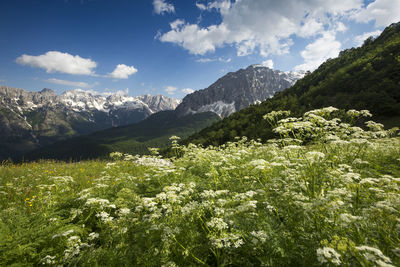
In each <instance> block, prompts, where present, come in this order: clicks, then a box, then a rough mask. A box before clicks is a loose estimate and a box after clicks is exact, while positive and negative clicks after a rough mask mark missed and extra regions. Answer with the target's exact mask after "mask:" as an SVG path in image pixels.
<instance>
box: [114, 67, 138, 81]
mask: <svg viewBox="0 0 400 267" xmlns="http://www.w3.org/2000/svg"><path fill="white" fill-rule="evenodd" d="M137 71H138V70H137V69H136V68H135V67H134V66H127V65H125V64H118V65H117V67H115V69H114V71H113V72H111V73H109V74H108V77H111V78H114V79H128V77H129V76H130V75H132V74H135V73H136V72H137Z"/></svg>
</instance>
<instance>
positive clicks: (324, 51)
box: [295, 32, 341, 70]
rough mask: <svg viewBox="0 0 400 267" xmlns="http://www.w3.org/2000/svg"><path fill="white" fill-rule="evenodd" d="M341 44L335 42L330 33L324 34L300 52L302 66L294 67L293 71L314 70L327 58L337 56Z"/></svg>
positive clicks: (332, 34)
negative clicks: (302, 61)
mask: <svg viewBox="0 0 400 267" xmlns="http://www.w3.org/2000/svg"><path fill="white" fill-rule="evenodd" d="M340 48H341V43H340V42H339V41H337V40H336V36H335V34H334V33H332V32H325V33H324V34H323V35H322V37H320V38H318V39H317V40H315V41H314V42H313V43H311V44H308V45H307V46H306V48H305V49H304V50H303V51H302V52H301V56H302V57H303V59H304V64H301V65H298V66H296V67H295V70H314V69H316V68H317V67H318V66H319V65H320V64H321V63H323V62H324V61H325V60H327V59H328V58H334V57H337V56H338V55H339V52H340Z"/></svg>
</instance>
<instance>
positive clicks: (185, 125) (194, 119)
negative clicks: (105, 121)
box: [25, 111, 219, 160]
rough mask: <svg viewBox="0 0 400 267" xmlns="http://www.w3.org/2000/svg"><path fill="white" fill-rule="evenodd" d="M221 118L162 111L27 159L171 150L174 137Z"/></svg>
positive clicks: (89, 157) (61, 144)
mask: <svg viewBox="0 0 400 267" xmlns="http://www.w3.org/2000/svg"><path fill="white" fill-rule="evenodd" d="M218 119H219V117H218V116H217V115H215V114H214V113H211V112H207V113H201V114H194V115H188V116H184V117H177V115H176V114H175V113H174V112H173V111H163V112H158V113H156V114H154V115H151V116H150V117H149V118H147V119H146V120H144V121H141V122H139V123H136V124H131V125H127V126H121V127H116V128H110V129H106V130H103V131H99V132H96V133H93V134H90V135H87V136H79V137H75V138H71V139H67V140H65V141H61V142H57V143H55V144H53V145H50V146H46V147H43V148H41V149H39V150H36V151H33V152H32V153H30V154H28V155H26V156H25V159H30V160H31V159H43V158H50V159H62V160H82V159H95V158H103V159H104V158H108V155H109V154H110V153H111V152H113V151H120V152H123V153H129V154H133V155H135V154H149V151H148V147H158V148H163V147H167V146H168V145H169V144H170V142H169V138H170V136H172V135H178V136H180V137H184V138H185V137H188V136H189V135H191V134H193V133H194V132H196V131H199V130H200V129H203V128H205V127H207V126H209V125H211V124H212V123H213V122H215V121H217V120H218Z"/></svg>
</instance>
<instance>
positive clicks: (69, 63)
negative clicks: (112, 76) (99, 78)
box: [16, 51, 97, 75]
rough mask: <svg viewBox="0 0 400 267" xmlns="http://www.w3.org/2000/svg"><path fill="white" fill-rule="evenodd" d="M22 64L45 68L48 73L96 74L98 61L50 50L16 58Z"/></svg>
mask: <svg viewBox="0 0 400 267" xmlns="http://www.w3.org/2000/svg"><path fill="white" fill-rule="evenodd" d="M16 62H17V63H18V64H21V65H29V66H31V67H36V68H42V69H45V70H46V72H47V73H52V72H61V73H68V74H81V75H94V71H93V69H94V68H96V66H97V63H96V62H94V61H92V60H91V59H88V58H82V57H80V56H78V55H76V56H73V55H71V54H68V53H62V52H59V51H49V52H47V53H46V54H43V55H39V56H30V55H25V54H24V55H22V56H20V57H18V58H17V59H16Z"/></svg>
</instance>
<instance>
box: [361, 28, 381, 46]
mask: <svg viewBox="0 0 400 267" xmlns="http://www.w3.org/2000/svg"><path fill="white" fill-rule="evenodd" d="M381 33H382V31H379V30H378V31H373V32H365V33H363V34H361V35H357V36H356V37H355V38H354V41H355V43H356V45H357V46H361V45H362V44H363V43H364V41H365V40H366V39H368V38H369V37H371V36H372V37H376V36H378V35H380V34H381Z"/></svg>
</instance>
